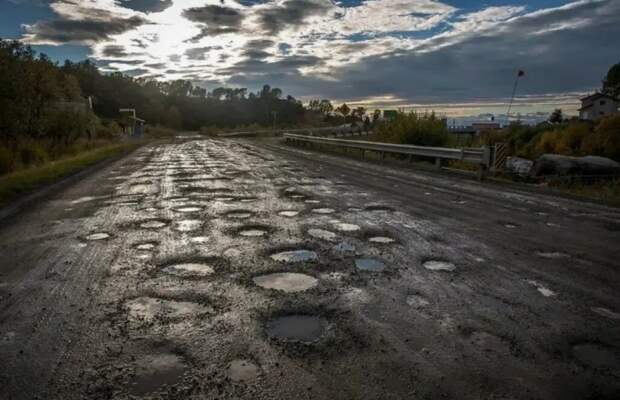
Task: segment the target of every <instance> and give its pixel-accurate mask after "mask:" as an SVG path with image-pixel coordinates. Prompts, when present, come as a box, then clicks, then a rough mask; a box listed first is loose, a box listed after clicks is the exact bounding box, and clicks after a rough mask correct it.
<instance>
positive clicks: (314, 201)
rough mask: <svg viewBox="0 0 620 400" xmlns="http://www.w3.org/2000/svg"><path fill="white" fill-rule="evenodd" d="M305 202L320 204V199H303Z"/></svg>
mask: <svg viewBox="0 0 620 400" xmlns="http://www.w3.org/2000/svg"><path fill="white" fill-rule="evenodd" d="M304 203H306V204H321V200H305V201H304Z"/></svg>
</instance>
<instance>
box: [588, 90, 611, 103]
mask: <svg viewBox="0 0 620 400" xmlns="http://www.w3.org/2000/svg"><path fill="white" fill-rule="evenodd" d="M600 98H606V99H609V100H613V101H618V99H616V98H615V97H613V96H609V95H607V94H604V93H599V92H596V93H594V94H591V95H589V96H586V97H583V98H581V99H580V100H581V102H584V101H594V100H596V99H600Z"/></svg>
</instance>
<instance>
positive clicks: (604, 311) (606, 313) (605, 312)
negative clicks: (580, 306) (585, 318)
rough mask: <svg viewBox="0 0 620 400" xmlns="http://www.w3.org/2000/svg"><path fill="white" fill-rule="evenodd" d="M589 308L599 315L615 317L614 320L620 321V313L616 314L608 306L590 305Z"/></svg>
mask: <svg viewBox="0 0 620 400" xmlns="http://www.w3.org/2000/svg"><path fill="white" fill-rule="evenodd" d="M591 310H592V311H593V312H595V313H596V314H598V315H600V316H601V317H605V318H609V319H615V320H618V321H620V314H618V313H617V312H613V311H611V310H610V309H608V308H603V307H592V308H591Z"/></svg>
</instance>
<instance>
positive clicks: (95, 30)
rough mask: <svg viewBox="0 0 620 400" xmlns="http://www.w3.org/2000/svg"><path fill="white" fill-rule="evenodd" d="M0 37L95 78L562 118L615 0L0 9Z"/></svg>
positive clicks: (606, 63) (8, 1)
mask: <svg viewBox="0 0 620 400" xmlns="http://www.w3.org/2000/svg"><path fill="white" fill-rule="evenodd" d="M0 37H2V38H11V39H19V40H22V41H24V42H25V43H28V44H30V45H33V47H35V49H36V50H38V51H41V52H44V53H46V54H48V55H49V56H50V57H52V58H53V59H55V60H58V61H62V60H64V59H71V60H81V59H85V58H92V59H93V60H95V61H96V62H97V64H98V65H99V66H100V68H101V69H102V70H103V71H109V72H111V71H121V72H123V73H126V74H130V75H132V76H136V77H138V76H140V77H152V78H156V79H166V80H167V79H190V80H192V81H193V82H195V83H196V84H200V85H203V86H206V87H207V88H208V89H213V88H214V87H217V86H222V85H228V86H235V87H247V88H249V89H250V90H256V89H258V88H259V87H262V85H263V84H265V83H268V84H270V85H272V86H275V87H280V88H281V89H283V91H284V92H285V93H288V94H291V95H293V96H295V97H297V98H300V99H303V100H309V99H311V98H329V99H332V100H333V101H334V102H336V103H340V102H344V101H346V102H347V103H348V104H351V105H354V106H358V105H359V106H365V107H368V108H370V109H373V108H394V109H395V108H404V109H417V110H435V111H438V112H440V113H443V114H446V115H448V116H455V117H463V116H469V115H474V116H477V115H479V114H487V113H492V114H497V115H501V114H502V113H505V112H506V106H507V103H508V101H509V98H510V95H511V93H512V88H513V84H514V81H515V77H516V75H517V71H518V70H519V69H521V70H523V71H525V76H524V77H523V78H521V79H520V81H519V84H518V88H517V98H516V103H515V108H514V110H515V112H516V113H522V114H523V115H524V116H525V115H530V116H536V115H541V116H542V115H546V114H547V113H548V112H549V111H551V110H553V109H554V108H563V109H564V110H565V112H566V113H568V114H571V113H574V112H575V111H576V109H577V107H578V99H579V97H580V96H582V95H584V94H586V93H589V92H591V91H593V90H596V89H597V88H598V87H600V84H601V80H602V78H603V77H604V75H605V73H606V72H607V70H608V69H609V67H610V66H611V65H613V64H615V63H618V62H620V45H619V44H618V43H619V42H618V38H620V0H578V1H574V0H573V1H566V0H532V1H517V0H341V1H337V0H0Z"/></svg>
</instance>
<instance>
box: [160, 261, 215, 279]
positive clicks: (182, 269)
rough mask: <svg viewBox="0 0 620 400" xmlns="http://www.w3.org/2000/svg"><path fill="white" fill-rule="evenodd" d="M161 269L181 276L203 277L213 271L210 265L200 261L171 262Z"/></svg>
mask: <svg viewBox="0 0 620 400" xmlns="http://www.w3.org/2000/svg"><path fill="white" fill-rule="evenodd" d="M163 271H164V272H165V273H167V274H170V275H176V276H180V277H183V278H188V277H204V276H208V275H211V274H213V273H214V272H215V270H214V269H213V267H212V266H211V265H208V264H200V263H181V264H172V265H169V266H167V267H166V268H164V269H163Z"/></svg>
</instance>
